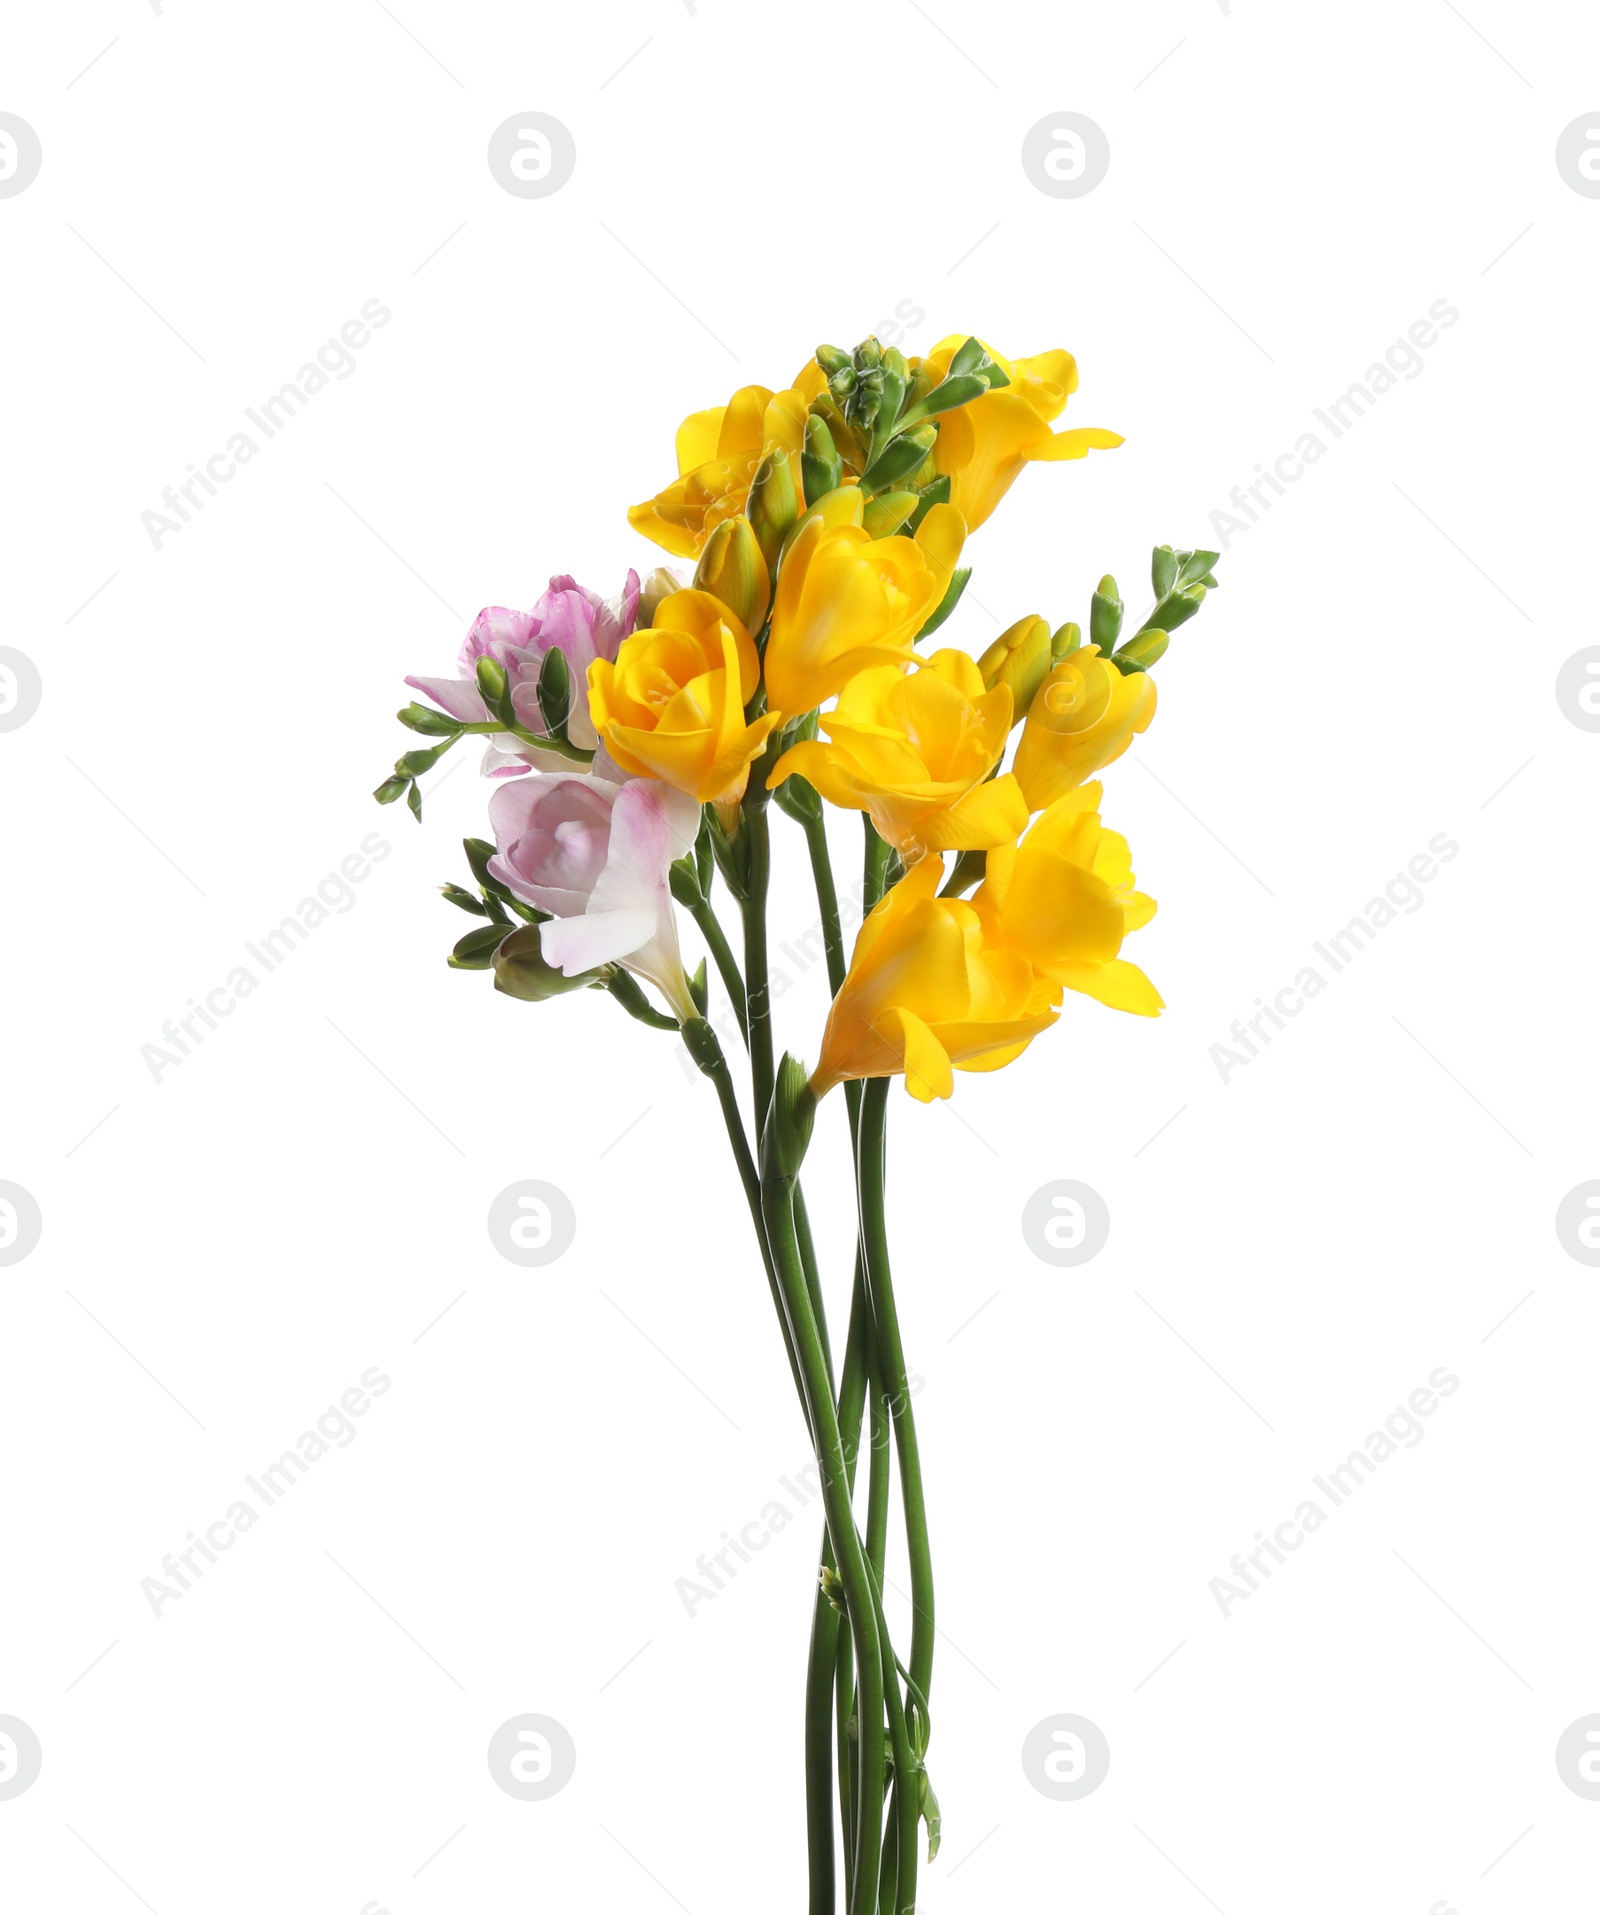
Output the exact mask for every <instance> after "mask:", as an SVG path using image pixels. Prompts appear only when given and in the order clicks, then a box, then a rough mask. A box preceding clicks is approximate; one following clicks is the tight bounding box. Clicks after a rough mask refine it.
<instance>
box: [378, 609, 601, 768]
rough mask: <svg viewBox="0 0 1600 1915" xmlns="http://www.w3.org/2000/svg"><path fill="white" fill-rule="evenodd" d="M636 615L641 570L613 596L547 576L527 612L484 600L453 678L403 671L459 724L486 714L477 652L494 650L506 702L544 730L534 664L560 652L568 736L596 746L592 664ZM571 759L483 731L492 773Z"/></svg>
mask: <svg viewBox="0 0 1600 1915" xmlns="http://www.w3.org/2000/svg"><path fill="white" fill-rule="evenodd" d="M638 616H639V574H638V573H637V572H633V571H630V572H629V573H628V576H627V578H626V580H625V581H624V582H623V586H622V590H621V591H620V592H619V593H618V594H617V596H616V597H615V598H613V599H603V598H601V597H600V595H599V593H598V592H592V591H590V590H589V588H588V587H587V586H584V585H579V584H578V582H577V581H576V580H575V579H572V578H569V577H567V576H566V574H565V573H563V574H562V575H560V576H559V577H557V578H553V579H551V581H550V589H549V591H547V592H546V593H545V594H544V595H543V597H542V598H540V599H539V601H538V602H537V604H536V605H535V606H534V608H533V610H532V611H531V612H514V611H512V610H510V609H509V608H508V607H507V606H504V605H488V606H485V607H484V609H483V610H482V611H481V612H480V613H479V614H478V616H477V618H476V619H475V620H474V621H473V625H472V630H471V631H470V632H468V633H467V636H466V638H465V639H464V640H463V641H462V645H461V651H460V653H459V655H458V657H457V661H456V665H457V676H456V677H454V678H408V679H407V680H406V683H407V684H408V685H409V686H410V687H411V688H412V690H413V691H419V692H423V693H425V694H426V695H427V696H428V697H429V698H431V699H432V700H433V701H434V703H435V704H436V705H439V706H442V707H443V709H444V710H445V711H447V712H448V713H449V714H450V716H451V717H452V718H457V719H459V720H460V721H461V722H462V724H464V725H481V724H483V723H484V722H485V721H486V720H487V719H488V716H489V714H488V712H487V710H486V709H485V708H484V703H483V699H482V698H481V697H480V696H479V693H478V686H477V678H476V673H477V666H478V660H479V659H480V658H492V659H493V660H494V661H495V663H496V664H498V665H501V666H503V667H504V668H505V673H506V677H507V679H508V680H509V681H510V685H511V704H512V708H513V709H514V710H515V712H516V714H517V718H518V720H519V721H520V722H521V723H522V724H523V725H524V726H525V727H526V728H527V729H528V730H529V731H533V732H541V733H542V732H543V731H544V730H545V722H544V716H543V714H542V713H541V712H540V710H539V689H538V687H539V672H540V670H541V668H542V667H543V665H544V660H545V654H546V653H547V652H551V651H558V652H561V653H563V654H565V657H566V661H567V676H568V679H569V681H570V685H571V706H570V709H569V711H568V714H567V736H568V737H569V738H570V739H571V740H572V742H573V744H575V745H577V746H578V747H579V749H580V750H583V751H593V750H594V748H595V744H596V742H597V741H596V738H595V733H594V727H593V725H592V724H591V723H590V722H589V701H588V696H587V691H586V686H587V683H588V677H589V667H590V665H592V664H593V663H594V661H595V660H596V659H597V658H607V659H615V658H616V655H617V648H618V646H620V645H621V643H622V641H623V639H625V638H626V637H627V636H628V634H629V633H630V632H631V631H632V630H633V627H634V622H635V620H636V619H637V618H638ZM568 762H569V761H568V760H567V759H565V758H563V757H561V756H560V755H559V754H558V753H556V752H550V751H540V750H539V748H538V747H537V746H536V745H527V744H524V743H523V741H522V740H521V739H520V738H518V737H516V736H515V734H513V733H511V732H495V733H493V734H491V735H490V737H489V739H488V748H487V751H486V753H485V756H484V761H483V771H484V775H485V776H486V777H490V778H515V777H518V776H520V775H521V774H522V773H523V772H526V771H528V770H529V769H530V768H533V769H537V770H541V771H559V770H562V769H563V768H564V767H565V766H566V765H567V764H568Z"/></svg>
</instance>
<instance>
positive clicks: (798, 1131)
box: [761, 1051, 817, 1181]
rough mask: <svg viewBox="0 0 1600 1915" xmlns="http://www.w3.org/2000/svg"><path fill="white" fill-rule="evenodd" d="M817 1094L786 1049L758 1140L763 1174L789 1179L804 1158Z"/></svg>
mask: <svg viewBox="0 0 1600 1915" xmlns="http://www.w3.org/2000/svg"><path fill="white" fill-rule="evenodd" d="M816 1114H817V1096H816V1092H815V1091H813V1090H812V1088H811V1086H810V1084H809V1083H808V1081H807V1078H806V1067H805V1065H804V1064H802V1063H800V1062H799V1061H798V1059H796V1058H794V1057H791V1056H790V1055H789V1053H788V1052H787V1051H785V1052H784V1054H783V1061H782V1063H780V1064H779V1066H778V1075H777V1080H776V1082H775V1083H774V1085H773V1087H772V1109H771V1112H770V1114H769V1116H768V1118H767V1124H766V1129H765V1130H764V1132H763V1133H762V1139H761V1169H762V1175H763V1177H770V1176H774V1175H776V1176H778V1177H781V1178H783V1179H784V1180H785V1181H792V1180H793V1179H794V1178H795V1177H796V1176H797V1175H798V1174H799V1170H800V1166H801V1164H802V1163H803V1162H804V1160H805V1154H806V1147H807V1146H808V1145H809V1144H810V1142H811V1126H812V1124H813V1123H814V1122H815V1120H816Z"/></svg>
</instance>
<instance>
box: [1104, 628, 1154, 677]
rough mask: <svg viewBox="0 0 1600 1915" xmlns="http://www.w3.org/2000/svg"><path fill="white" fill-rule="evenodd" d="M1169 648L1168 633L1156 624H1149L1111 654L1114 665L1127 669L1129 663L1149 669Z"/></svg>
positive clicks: (1142, 668)
mask: <svg viewBox="0 0 1600 1915" xmlns="http://www.w3.org/2000/svg"><path fill="white" fill-rule="evenodd" d="M1166 649H1167V634H1166V633H1165V632H1163V631H1160V630H1158V629H1157V628H1156V627H1155V626H1154V625H1147V626H1146V627H1145V629H1144V630H1143V631H1142V632H1136V633H1135V634H1134V635H1133V637H1132V638H1130V639H1129V640H1128V642H1127V644H1126V645H1124V646H1122V647H1121V648H1120V649H1119V650H1117V651H1115V652H1113V653H1112V655H1111V662H1112V664H1113V665H1120V666H1122V667H1123V668H1124V670H1126V668H1127V667H1128V666H1129V665H1137V666H1138V667H1139V668H1140V669H1141V670H1143V671H1148V670H1149V669H1150V667H1151V666H1152V665H1153V664H1154V663H1155V662H1156V660H1157V659H1158V658H1160V657H1161V655H1162V653H1163V652H1165V651H1166Z"/></svg>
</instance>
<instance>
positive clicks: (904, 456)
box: [861, 425, 939, 492]
mask: <svg viewBox="0 0 1600 1915" xmlns="http://www.w3.org/2000/svg"><path fill="white" fill-rule="evenodd" d="M938 436H939V434H938V429H937V427H935V426H927V425H924V426H918V427H917V428H916V429H915V431H912V432H904V433H901V434H899V435H898V436H897V437H896V438H893V439H891V440H890V441H889V443H888V444H887V445H886V446H885V447H884V449H883V450H882V451H881V452H880V453H879V454H878V456H877V458H875V459H874V460H873V462H872V463H871V465H869V466H868V467H867V469H866V471H865V472H863V473H862V475H861V489H862V491H863V492H887V491H891V490H893V488H894V487H896V486H897V485H898V484H899V483H900V481H901V480H902V479H909V478H910V477H911V476H912V475H913V474H914V473H916V472H918V471H920V470H921V468H922V467H923V465H925V464H926V463H927V458H928V454H929V453H930V452H931V451H932V450H933V442H934V440H935V439H936V438H937V437H938Z"/></svg>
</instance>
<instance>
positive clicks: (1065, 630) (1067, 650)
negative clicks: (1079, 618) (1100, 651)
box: [1050, 618, 1083, 665]
mask: <svg viewBox="0 0 1600 1915" xmlns="http://www.w3.org/2000/svg"><path fill="white" fill-rule="evenodd" d="M1082 643H1083V627H1082V626H1081V625H1076V624H1074V623H1073V621H1072V620H1071V619H1070V618H1069V619H1068V620H1067V622H1066V624H1065V625H1061V626H1058V627H1057V628H1056V630H1055V631H1054V632H1052V633H1051V635H1050V663H1051V664H1052V665H1059V664H1060V663H1061V661H1062V659H1064V658H1067V657H1070V656H1071V654H1072V653H1073V652H1075V651H1076V650H1077V649H1078V647H1079V646H1080V645H1081V644H1082Z"/></svg>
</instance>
